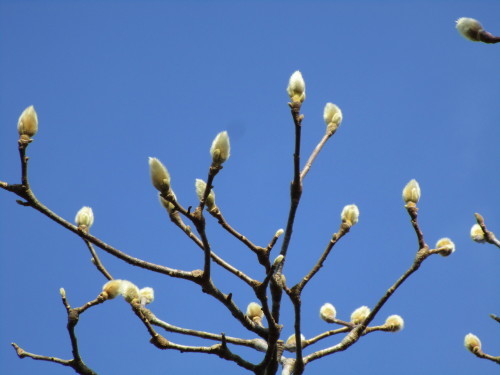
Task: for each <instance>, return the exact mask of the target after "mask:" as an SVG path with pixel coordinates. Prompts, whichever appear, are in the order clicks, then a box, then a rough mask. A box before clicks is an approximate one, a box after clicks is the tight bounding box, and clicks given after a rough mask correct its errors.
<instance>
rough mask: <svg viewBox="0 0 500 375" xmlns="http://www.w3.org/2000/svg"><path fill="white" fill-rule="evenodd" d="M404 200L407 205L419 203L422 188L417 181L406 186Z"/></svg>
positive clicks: (412, 181)
mask: <svg viewBox="0 0 500 375" xmlns="http://www.w3.org/2000/svg"><path fill="white" fill-rule="evenodd" d="M403 200H404V201H405V203H409V202H412V203H415V204H417V203H418V201H419V200H420V186H419V184H418V182H417V180H415V179H413V180H411V181H410V182H408V183H407V184H406V186H405V187H404V189H403Z"/></svg>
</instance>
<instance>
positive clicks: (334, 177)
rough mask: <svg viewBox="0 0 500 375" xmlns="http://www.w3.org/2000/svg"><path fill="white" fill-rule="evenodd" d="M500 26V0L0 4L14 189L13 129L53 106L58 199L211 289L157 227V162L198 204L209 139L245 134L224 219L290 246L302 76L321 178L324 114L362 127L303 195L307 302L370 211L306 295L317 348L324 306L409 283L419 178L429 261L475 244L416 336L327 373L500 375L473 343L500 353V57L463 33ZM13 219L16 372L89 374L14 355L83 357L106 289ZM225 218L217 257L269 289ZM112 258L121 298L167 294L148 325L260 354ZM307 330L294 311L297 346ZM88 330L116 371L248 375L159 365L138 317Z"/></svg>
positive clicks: (53, 242)
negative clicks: (495, 240)
mask: <svg viewBox="0 0 500 375" xmlns="http://www.w3.org/2000/svg"><path fill="white" fill-rule="evenodd" d="M499 15H500V2H498V1H477V0H476V1H472V0H471V1H414V2H396V1H380V2H369V1H364V2H361V1H322V2H306V1H300V2H299V1H293V2H288V1H276V2H264V1H254V2H243V1H239V2H229V1H226V2H208V1H207V2H202V1H198V2H191V1H187V2H180V1H179V2H160V1H142V2H135V1H127V2H122V3H119V2H111V1H104V2H79V1H68V2H58V1H36V2H34V1H32V2H28V1H5V0H1V1H0V123H1V126H0V180H2V181H7V182H9V183H17V182H19V176H20V168H19V160H18V153H17V132H16V123H17V119H18V116H19V114H20V113H21V112H22V110H23V109H24V108H25V107H27V106H28V105H31V104H33V105H34V106H35V108H36V110H37V112H38V116H39V123H40V125H39V128H40V130H39V133H38V134H37V135H36V137H35V141H34V142H33V143H32V144H31V145H30V147H29V149H28V154H29V156H30V157H31V160H30V177H31V184H32V188H33V189H34V192H35V194H36V195H37V196H38V198H39V199H40V200H41V201H42V202H43V203H44V204H46V205H47V206H49V207H50V208H52V209H53V210H54V211H55V212H56V213H58V214H59V215H61V216H63V217H65V218H67V219H69V220H73V217H74V215H75V213H76V211H77V210H78V209H80V208H81V207H82V206H84V205H88V206H91V207H92V208H93V210H94V213H95V216H96V219H95V223H94V226H93V227H92V233H93V234H94V235H96V236H98V237H100V238H101V239H103V240H104V241H106V242H108V243H110V244H112V245H114V246H115V247H117V248H119V249H121V250H123V251H125V252H127V253H129V254H131V255H133V256H136V257H139V258H142V259H146V260H149V261H152V262H157V263H161V264H164V265H168V266H170V267H174V268H179V269H184V270H193V269H197V268H201V267H202V261H203V256H202V253H201V251H200V250H199V249H198V248H196V247H195V246H193V244H192V243H191V242H190V241H189V240H188V239H187V238H186V237H185V236H184V235H183V234H182V233H180V232H179V230H178V229H177V228H176V227H174V226H173V225H172V224H171V223H170V221H169V219H168V217H167V215H166V214H165V212H164V210H163V209H162V208H161V207H160V206H159V204H158V201H157V198H156V193H155V190H154V188H153V187H152V186H151V184H150V180H149V170H148V164H147V158H148V157H149V156H155V157H158V158H159V159H160V160H162V161H163V162H164V164H165V165H166V166H167V167H168V169H169V171H170V173H171V175H172V185H173V187H174V189H175V191H176V193H177V197H178V198H179V200H180V201H181V202H182V203H183V204H184V205H185V206H189V205H195V204H196V195H195V192H194V180H195V178H206V175H207V172H208V167H209V164H210V155H209V152H208V151H209V147H210V144H211V141H212V139H213V137H214V136H215V135H216V134H217V133H218V132H220V131H222V130H227V131H228V132H229V136H230V138H231V146H232V155H231V158H230V159H229V161H228V162H227V163H226V165H225V167H224V170H223V171H222V172H221V173H220V174H219V175H218V176H217V178H216V180H215V183H214V186H215V192H216V194H217V204H218V205H219V207H220V208H221V210H222V212H223V214H224V215H225V217H226V218H227V219H228V221H229V222H230V223H231V224H232V225H233V226H234V227H235V228H237V229H238V230H240V231H241V232H243V233H244V234H245V235H246V236H248V237H249V238H250V239H252V240H253V241H254V242H256V243H258V244H260V245H265V244H267V242H268V241H269V240H270V238H271V236H272V235H273V234H274V232H275V231H276V230H277V229H279V228H281V227H284V226H285V225H286V217H287V213H288V204H289V196H288V186H289V182H290V180H291V176H292V142H293V124H292V121H291V117H290V114H289V109H288V106H287V102H288V97H287V95H286V91H285V88H286V85H287V82H288V78H289V76H290V75H291V74H292V73H293V71H295V70H297V69H299V70H301V71H302V73H303V76H304V78H305V80H306V85H307V99H306V102H305V103H304V105H303V107H302V109H303V113H304V115H305V119H304V122H303V152H304V157H303V161H304V159H305V158H306V156H307V155H308V154H309V153H310V151H311V150H312V149H313V148H314V146H315V145H316V143H317V142H318V141H319V139H320V137H321V136H322V134H323V132H324V126H325V125H324V123H323V120H322V111H323V106H324V105H325V103H326V102H328V101H332V102H334V103H336V104H338V105H339V106H340V107H341V108H342V110H343V113H344V121H343V123H342V125H341V128H340V129H339V131H338V132H337V134H336V135H335V136H334V137H333V139H331V140H330V141H329V144H328V145H327V147H326V148H325V149H324V150H323V152H322V153H321V155H320V157H319V159H318V161H317V163H316V164H315V165H314V166H313V168H312V170H311V172H310V173H309V175H308V176H307V178H306V181H305V184H304V194H303V199H302V202H301V205H300V208H299V212H298V218H297V221H296V227H295V231H294V237H293V239H292V243H291V248H290V251H289V258H288V260H287V263H286V267H285V271H284V272H285V275H286V277H287V280H288V281H289V283H290V284H291V283H295V282H296V281H298V280H299V278H300V277H301V276H302V275H304V273H305V272H307V271H308V270H309V268H310V267H311V266H312V265H313V264H314V262H315V261H316V259H317V258H318V256H319V255H320V254H321V252H322V251H323V249H324V247H325V246H326V244H327V242H328V240H329V238H330V236H331V234H332V233H333V232H335V231H336V230H337V228H338V225H339V214H340V211H341V210H342V207H343V206H344V205H346V204H350V203H356V204H357V205H358V207H359V208H360V211H361V215H360V221H359V223H358V225H356V226H355V227H354V228H353V229H352V231H351V233H349V235H348V236H347V237H345V238H344V239H343V240H342V241H341V243H339V245H338V247H336V248H335V250H334V252H333V253H332V255H331V257H330V258H329V259H328V261H327V262H326V267H324V268H323V269H322V270H321V272H320V273H319V275H318V276H317V277H316V278H315V279H314V280H313V281H312V282H311V283H310V284H309V285H308V286H307V287H306V289H305V291H304V297H303V330H304V334H305V336H306V337H312V336H314V335H316V334H318V333H320V332H322V331H324V330H327V329H330V328H331V327H332V326H329V325H327V324H326V323H325V322H323V321H321V320H320V319H319V317H318V311H319V308H320V306H321V305H322V304H323V303H325V302H331V303H333V304H334V305H335V306H336V308H337V312H338V317H339V318H341V319H346V320H347V319H348V318H349V316H350V313H351V312H352V311H353V310H354V309H355V308H357V307H359V306H361V305H368V306H373V305H374V304H375V303H376V302H377V301H378V299H379V298H380V297H381V296H382V295H383V293H384V292H385V290H386V289H387V288H388V287H389V286H390V285H391V284H392V283H393V282H394V281H395V280H396V279H397V278H398V277H399V276H400V275H401V274H402V273H403V272H404V270H406V269H407V267H409V265H410V264H411V262H412V259H413V257H414V254H415V252H416V250H417V241H416V238H415V236H414V233H413V231H412V228H411V225H410V222H409V219H408V216H407V213H406V211H405V209H404V208H403V202H402V200H401V190H402V188H403V186H404V185H405V184H406V183H407V182H408V181H409V180H410V179H411V178H416V179H417V180H418V181H419V183H420V186H421V188H422V199H421V202H420V204H419V207H420V218H421V225H422V228H423V231H424V234H425V238H426V241H427V242H428V243H429V245H431V246H433V245H434V244H435V242H436V241H437V240H438V239H439V238H441V237H445V236H447V237H451V238H452V239H453V241H454V242H455V244H456V246H457V250H456V252H455V253H454V254H453V255H452V256H450V257H448V258H442V257H440V256H434V257H431V258H430V259H428V260H427V261H426V262H425V263H424V264H423V266H422V267H421V269H420V270H419V271H418V272H417V273H416V274H415V275H414V277H412V278H411V279H410V280H408V282H407V283H406V284H405V285H404V286H403V287H402V288H401V289H400V290H398V292H397V293H396V294H395V295H394V297H393V298H392V299H391V300H390V301H389V302H388V303H387V304H386V306H385V307H384V308H383V309H382V311H381V312H380V314H379V315H378V317H377V318H376V320H375V322H374V323H382V322H384V320H385V318H386V317H387V316H388V315H391V314H399V315H401V316H402V317H403V318H404V319H405V323H406V326H405V329H404V330H403V331H402V332H399V333H396V334H390V333H374V334H371V335H369V336H367V337H365V338H363V339H362V340H361V341H360V342H359V343H358V344H356V345H355V346H353V347H351V348H350V349H349V350H348V351H346V352H343V353H339V354H337V355H334V356H330V357H327V358H325V359H323V360H320V361H316V362H314V363H312V364H311V365H310V366H309V367H308V368H307V371H308V372H307V373H308V374H325V373H336V374H343V375H351V374H360V373H375V374H381V373H384V374H389V375H390V374H401V373H405V374H407V375H412V374H422V373H426V374H455V375H461V374H472V373H480V374H493V373H496V371H498V366H497V365H495V364H493V363H492V362H489V361H488V362H486V361H484V360H479V359H477V358H476V357H474V356H473V355H471V354H470V353H468V352H467V351H466V350H465V349H464V347H463V337H464V335H465V334H467V333H469V332H473V333H475V334H476V335H478V336H479V337H480V338H481V340H482V342H483V349H484V350H485V351H486V352H488V353H490V354H496V355H498V354H500V346H499V344H500V341H499V340H498V337H499V334H500V329H499V326H498V323H495V322H494V321H493V320H492V319H490V318H489V317H488V314H490V313H496V314H499V313H500V310H499V308H500V306H499V301H498V295H499V291H500V283H499V279H498V270H499V266H500V256H499V253H498V249H496V248H494V247H493V246H491V245H479V244H475V243H473V242H472V241H471V240H470V238H469V229H470V227H471V225H472V224H473V223H474V217H473V214H474V212H480V213H481V214H483V215H484V217H485V218H486V223H487V224H488V225H489V227H490V228H491V229H492V230H494V231H495V230H496V232H497V234H499V235H500V211H499V207H500V198H499V194H498V190H499V185H500V181H499V172H500V168H499V159H500V158H499V157H500V152H499V147H498V144H499V140H500V130H499V129H500V126H499V124H500V105H499V97H500V70H499V67H500V45H485V44H479V43H472V42H469V41H467V40H465V39H464V38H462V37H461V36H460V35H459V34H458V33H457V31H456V30H455V20H456V19H457V18H459V17H464V16H465V17H474V18H477V19H479V20H480V21H481V22H482V23H483V25H484V26H485V27H486V28H487V29H489V30H490V31H492V32H494V33H496V34H500V20H499V17H498V16H499ZM15 198H16V197H15V196H14V195H12V194H10V193H7V192H5V191H0V220H1V224H0V277H1V283H0V285H1V287H0V288H1V289H0V290H1V294H2V297H3V303H2V309H1V312H0V318H1V319H0V372H1V373H5V374H33V373H36V374H51V375H58V374H70V373H72V370H71V369H69V368H64V367H62V366H59V365H55V364H51V363H45V362H35V361H33V360H31V359H28V358H26V359H24V360H20V359H18V358H17V356H16V355H15V353H14V351H13V350H12V348H11V347H10V343H11V342H16V343H18V344H19V345H21V346H22V347H23V348H24V349H26V350H27V351H30V352H34V353H38V354H44V355H53V356H57V357H62V358H70V355H71V353H70V344H69V338H68V335H67V332H66V329H65V326H66V313H65V310H64V307H63V306H62V304H61V302H60V297H59V292H58V291H59V288H60V287H64V288H65V289H66V292H67V294H68V298H69V301H70V303H71V304H72V305H73V306H79V305H83V304H84V303H85V302H87V301H89V300H91V299H93V298H95V297H96V296H97V295H98V293H99V292H100V290H101V287H102V285H103V284H104V282H105V279H104V278H103V277H102V275H101V274H99V273H98V272H97V270H96V269H95V267H94V266H93V265H92V264H91V263H90V255H89V253H88V250H87V249H86V247H85V245H84V243H83V242H82V241H81V240H80V239H79V238H78V237H76V236H75V235H73V234H72V233H69V232H67V231H66V230H64V229H62V228H61V227H59V226H57V225H56V224H55V223H53V222H51V221H49V220H48V219H47V218H45V217H43V216H42V215H40V214H39V213H38V212H35V211H33V210H31V209H29V208H25V207H21V206H19V205H17V204H16V203H15ZM208 221H209V224H208V234H209V237H210V239H211V241H212V244H213V246H214V248H215V249H216V251H217V252H218V253H219V255H221V256H222V257H224V258H226V259H227V260H228V261H229V262H231V263H233V264H234V265H235V266H238V267H241V268H242V269H243V270H245V272H247V273H249V274H250V275H251V276H253V277H255V278H257V279H262V277H263V275H262V270H261V269H260V267H259V266H258V265H257V264H255V263H256V262H255V259H254V256H253V254H252V253H249V251H248V250H247V249H246V248H244V247H242V246H240V244H239V243H238V242H236V241H235V240H233V239H232V238H228V237H227V236H226V234H225V233H224V232H223V231H222V230H221V228H219V227H218V226H217V223H215V222H213V221H211V220H208ZM280 243H281V242H280ZM278 248H279V245H278V246H277V248H276V250H275V251H276V253H277V252H278ZM100 254H102V260H103V262H104V263H105V265H106V266H107V267H108V269H109V271H110V272H111V273H112V274H113V276H114V277H116V278H122V279H128V280H131V281H133V282H134V283H136V284H138V285H139V286H140V287H144V286H151V287H153V288H154V289H155V291H156V301H155V302H154V303H153V304H152V305H151V309H152V310H153V311H154V312H155V314H157V315H158V316H159V317H161V318H162V319H164V320H166V321H168V322H169V323H172V324H175V325H179V326H183V327H189V328H194V329H200V330H206V331H210V332H214V333H220V332H225V333H226V334H227V335H231V336H240V337H243V338H253V336H252V335H251V334H249V333H248V332H246V331H245V330H243V329H242V328H240V327H239V325H238V324H237V323H236V322H235V321H233V319H232V317H231V315H230V314H229V313H228V312H227V310H225V308H223V307H222V306H220V305H219V304H218V303H217V302H214V301H212V299H211V298H210V297H208V296H207V295H204V294H202V293H201V291H200V290H199V288H198V287H196V286H194V285H190V284H188V283H186V282H184V281H179V280H176V279H169V278H166V277H163V276H161V275H158V274H152V273H150V272H146V271H144V270H141V269H136V268H132V267H130V266H129V265H127V264H124V263H123V262H121V261H119V260H116V259H114V258H112V257H110V256H108V255H107V254H104V253H103V252H100ZM273 255H274V254H273ZM214 281H215V282H216V284H217V285H218V286H219V287H220V288H221V289H222V291H224V292H226V293H229V292H232V293H233V295H234V300H235V302H236V303H237V304H238V305H239V306H241V308H242V309H245V307H246V305H247V304H248V303H249V302H250V301H253V300H254V299H255V298H254V297H253V296H252V292H251V291H250V290H249V289H248V288H246V287H245V286H244V285H243V284H242V283H240V282H239V281H238V280H236V281H235V280H233V279H232V278H231V277H227V275H225V273H224V272H223V271H222V270H221V269H220V268H218V267H214ZM292 322H293V320H292V314H291V306H290V304H289V303H288V302H287V303H285V305H284V314H283V321H282V323H283V324H284V325H285V328H284V330H283V336H284V338H285V339H286V337H288V336H289V335H290V334H291V333H292ZM77 333H78V338H79V342H80V345H81V352H82V356H83V358H84V360H85V361H86V362H87V364H88V365H89V366H90V367H91V368H93V369H94V370H95V371H97V372H99V373H100V374H139V373H141V374H150V375H156V374H165V373H173V374H194V373H201V372H203V373H208V374H215V373H219V374H239V373H244V372H243V371H242V370H241V369H240V368H238V367H236V366H235V365H234V364H232V363H229V362H226V361H223V360H220V359H218V358H216V357H215V356H207V355H203V354H179V353H177V352H174V351H159V350H157V349H156V348H155V347H153V346H152V345H151V344H149V343H148V339H149V337H148V334H147V332H146V331H145V330H144V327H143V325H142V324H141V322H139V321H138V319H137V318H136V317H135V315H134V314H133V313H132V312H131V310H130V308H129V307H128V305H127V304H126V303H125V302H124V301H123V300H118V299H117V300H114V301H111V302H109V303H105V304H104V305H100V306H98V307H96V308H93V309H91V310H90V311H88V312H87V313H85V314H84V315H82V317H81V319H80V323H79V325H78V326H77ZM165 336H166V337H167V338H169V339H171V340H172V341H174V342H177V343H180V344H186V345H205V344H209V342H206V341H201V340H197V339H193V338H185V337H182V336H175V335H172V334H168V333H166V334H165ZM339 339H340V338H338V337H333V338H331V339H329V340H325V341H324V342H321V343H319V344H317V345H315V346H314V347H310V348H308V349H307V350H306V353H310V352H311V350H315V349H320V348H323V347H324V346H330V345H334V344H335V343H337V342H338V340H339ZM235 351H236V352H237V353H239V354H242V355H248V356H249V358H250V359H252V360H254V361H256V360H258V358H260V354H259V356H255V355H253V354H251V353H249V352H248V351H246V350H241V349H236V350H235Z"/></svg>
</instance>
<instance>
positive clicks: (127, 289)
mask: <svg viewBox="0 0 500 375" xmlns="http://www.w3.org/2000/svg"><path fill="white" fill-rule="evenodd" d="M101 295H102V296H103V297H104V298H105V299H113V298H115V297H117V296H118V295H121V296H122V297H123V298H124V299H125V301H127V302H129V303H131V302H132V301H137V302H140V304H141V305H142V306H145V305H147V304H149V303H151V302H153V301H154V290H153V288H150V287H145V288H142V289H139V288H138V287H137V286H136V285H135V284H134V283H132V282H130V281H128V280H110V281H108V282H107V283H106V284H104V286H103V287H102V293H101Z"/></svg>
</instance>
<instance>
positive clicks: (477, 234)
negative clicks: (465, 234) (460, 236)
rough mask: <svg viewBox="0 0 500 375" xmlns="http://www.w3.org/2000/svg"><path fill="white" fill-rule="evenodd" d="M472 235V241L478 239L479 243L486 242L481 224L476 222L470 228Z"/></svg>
mask: <svg viewBox="0 0 500 375" xmlns="http://www.w3.org/2000/svg"><path fill="white" fill-rule="evenodd" d="M470 237H471V238H472V241H476V242H479V243H485V242H486V240H485V239H484V232H483V229H482V228H481V226H480V225H479V224H474V225H473V226H472V228H470Z"/></svg>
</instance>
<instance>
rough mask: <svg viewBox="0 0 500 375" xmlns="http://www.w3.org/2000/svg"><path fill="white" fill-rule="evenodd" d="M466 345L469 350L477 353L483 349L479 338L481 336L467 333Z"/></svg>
mask: <svg viewBox="0 0 500 375" xmlns="http://www.w3.org/2000/svg"><path fill="white" fill-rule="evenodd" d="M464 345H465V347H466V348H467V350H468V351H470V352H472V353H477V352H478V351H481V340H479V337H477V336H476V335H473V334H472V333H469V334H467V335H465V338H464Z"/></svg>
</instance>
